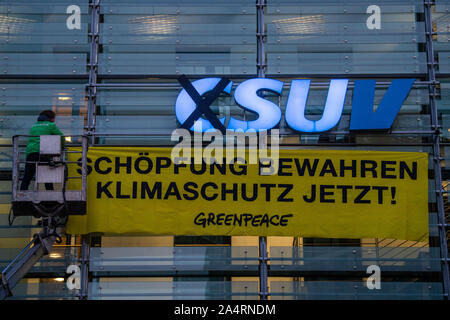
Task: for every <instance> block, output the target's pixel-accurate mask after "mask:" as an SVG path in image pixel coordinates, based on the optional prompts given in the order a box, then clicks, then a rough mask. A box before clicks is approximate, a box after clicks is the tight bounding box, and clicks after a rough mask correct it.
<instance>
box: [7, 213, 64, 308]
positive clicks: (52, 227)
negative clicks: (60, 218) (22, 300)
mask: <svg viewBox="0 0 450 320" xmlns="http://www.w3.org/2000/svg"><path fill="white" fill-rule="evenodd" d="M43 224H44V229H43V230H42V231H41V232H39V234H35V235H34V237H33V240H32V241H31V242H30V243H29V244H28V245H27V246H26V247H25V248H24V249H23V250H22V252H20V253H19V254H18V255H17V257H16V258H15V259H14V260H13V261H12V262H11V263H10V264H9V265H8V266H7V267H6V268H5V269H4V270H3V272H2V278H1V285H0V300H3V299H5V298H7V297H10V296H12V289H13V288H14V287H15V286H16V285H17V283H18V282H19V281H20V280H21V279H22V278H23V277H24V276H25V275H26V274H27V273H28V271H29V270H30V269H31V268H32V267H33V265H34V264H35V263H36V262H38V261H39V260H40V259H41V258H42V257H43V256H45V255H47V254H48V253H49V252H50V249H51V248H52V246H53V244H54V243H55V242H57V243H59V242H60V241H61V238H60V236H59V235H58V234H57V233H56V226H57V221H56V218H54V217H49V218H44V219H43Z"/></svg>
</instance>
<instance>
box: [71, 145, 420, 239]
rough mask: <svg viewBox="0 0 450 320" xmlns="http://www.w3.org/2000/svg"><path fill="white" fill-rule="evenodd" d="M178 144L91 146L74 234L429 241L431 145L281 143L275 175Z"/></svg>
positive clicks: (72, 227)
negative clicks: (189, 155)
mask: <svg viewBox="0 0 450 320" xmlns="http://www.w3.org/2000/svg"><path fill="white" fill-rule="evenodd" d="M171 151H172V149H171V148H148V147H145V148H144V147H91V148H89V152H88V158H89V161H88V172H89V175H88V201H87V208H88V210H87V215H85V216H71V217H70V218H69V221H68V224H67V227H66V231H67V233H69V234H86V233H92V232H101V233H108V234H146V235H254V236H256V235H258V236H301V237H325V238H396V239H404V240H422V241H427V237H428V156H427V154H426V153H419V152H378V151H376V152H375V151H342V150H339V151H337V150H280V153H279V160H278V161H277V162H276V163H277V164H278V170H277V172H276V173H275V174H272V175H267V168H266V167H265V166H264V165H262V164H260V165H258V164H243V163H240V162H239V161H236V163H228V164H227V163H223V164H212V165H210V164H205V163H203V164H186V163H185V164H183V163H179V162H175V161H173V160H172V159H171ZM72 160H77V159H72ZM75 169H76V168H73V169H71V170H69V171H72V172H70V175H72V176H73V175H76V174H78V175H79V174H80V173H81V171H80V169H76V170H75ZM265 170H266V171H265ZM75 171H77V172H78V173H75ZM74 180H78V179H74ZM74 180H70V181H74ZM71 183H72V184H73V183H74V182H71ZM69 187H70V186H69Z"/></svg>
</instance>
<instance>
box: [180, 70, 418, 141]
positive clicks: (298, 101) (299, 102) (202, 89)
mask: <svg viewBox="0 0 450 320" xmlns="http://www.w3.org/2000/svg"><path fill="white" fill-rule="evenodd" d="M178 81H179V82H180V84H181V85H182V86H183V90H182V91H181V92H180V94H179V95H178V98H177V100H176V103H175V113H176V117H177V120H178V121H179V122H180V123H181V127H182V128H185V129H190V130H193V131H194V130H197V127H196V126H195V127H194V123H196V121H200V124H201V127H200V128H201V131H203V132H205V131H208V130H211V129H214V128H215V129H218V130H220V131H221V132H222V133H225V132H226V129H231V130H238V129H239V130H243V131H248V130H255V131H261V130H269V129H272V128H274V127H276V126H277V125H278V123H279V122H280V120H281V109H280V108H279V107H278V106H277V105H276V104H274V103H273V102H271V101H269V100H266V99H264V98H262V97H261V96H259V94H258V93H259V92H260V91H262V90H265V91H271V92H274V93H276V94H278V95H281V91H282V88H283V82H282V81H278V80H274V79H267V78H253V79H249V80H246V81H244V82H242V83H240V84H239V85H238V86H237V87H236V89H235V91H234V99H235V101H236V103H237V105H239V106H240V107H241V108H243V109H245V110H248V111H251V112H253V113H256V114H257V115H258V117H257V119H256V120H252V121H243V120H238V119H235V118H233V117H231V118H230V119H229V122H228V126H227V128H225V127H224V124H225V118H224V117H222V118H217V116H216V115H215V113H214V112H213V111H212V110H211V109H210V108H209V107H210V105H211V103H212V102H213V101H214V100H215V99H216V98H217V97H218V96H219V95H220V93H221V92H226V93H227V94H231V86H232V84H233V82H232V81H230V80H228V79H225V78H204V79H200V80H196V81H193V82H192V83H191V82H190V81H189V80H188V79H187V78H186V77H185V76H181V77H180V78H179V79H178ZM414 81H415V79H395V80H393V81H392V83H391V85H390V86H389V89H388V90H387V92H386V94H385V95H384V97H383V99H382V100H381V102H380V104H379V105H378V108H377V109H376V111H375V112H374V110H373V105H374V95H375V80H356V81H355V82H354V89H353V103H352V111H351V117H350V130H360V131H363V130H364V131H369V130H388V129H389V128H390V127H391V126H392V123H393V122H394V119H395V117H396V115H397V113H398V112H399V110H400V108H401V106H402V104H403V102H404V101H405V99H406V97H407V96H408V94H409V91H410V90H411V87H412V85H413V83H414ZM310 82H311V80H292V82H291V89H290V92H289V97H288V100H287V105H286V113H285V118H286V122H287V124H288V125H289V126H290V127H291V128H292V129H294V130H297V131H300V132H324V131H327V130H330V129H332V128H333V127H334V126H336V125H337V124H338V122H339V120H340V118H341V116H342V111H343V109H344V101H345V96H346V93H347V87H348V82H349V80H348V79H334V80H331V81H330V87H329V89H328V95H327V99H326V102H325V107H324V109H323V114H322V117H321V118H320V119H319V120H316V121H313V120H309V119H307V118H306V117H305V109H306V102H307V100H308V93H309V86H310ZM206 93H208V95H207V96H206V97H205V98H203V97H202V95H204V94H206ZM202 115H204V116H205V118H206V119H203V118H202Z"/></svg>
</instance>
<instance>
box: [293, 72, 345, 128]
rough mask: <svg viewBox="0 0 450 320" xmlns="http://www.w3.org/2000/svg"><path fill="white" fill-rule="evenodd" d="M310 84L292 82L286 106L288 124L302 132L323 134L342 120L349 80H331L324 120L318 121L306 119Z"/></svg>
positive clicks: (309, 81)
mask: <svg viewBox="0 0 450 320" xmlns="http://www.w3.org/2000/svg"><path fill="white" fill-rule="evenodd" d="M310 83H311V80H292V83H291V90H290V92H289V97H288V102H287V105H286V122H287V124H288V125H289V126H290V127H291V128H292V129H295V130H297V131H301V132H323V131H327V130H330V129H331V128H333V127H334V126H336V124H337V123H338V122H339V119H340V118H341V115H342V110H343V108H344V102H345V95H346V93H347V86H348V80H347V79H338V80H331V82H330V88H329V90H328V96H327V101H326V102H325V108H324V110H323V114H322V118H321V119H320V120H317V121H313V120H308V119H306V117H305V109H306V101H307V100H308V92H309V85H310Z"/></svg>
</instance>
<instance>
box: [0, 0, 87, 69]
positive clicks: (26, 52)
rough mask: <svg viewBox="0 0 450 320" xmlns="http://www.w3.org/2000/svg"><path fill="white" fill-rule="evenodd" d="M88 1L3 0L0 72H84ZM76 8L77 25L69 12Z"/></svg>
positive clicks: (0, 17)
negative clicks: (78, 19)
mask: <svg viewBox="0 0 450 320" xmlns="http://www.w3.org/2000/svg"><path fill="white" fill-rule="evenodd" d="M88 4H89V1H88V0H75V1H72V0H62V1H58V0H44V1H38V2H36V1H30V0H18V1H2V3H0V58H1V59H0V73H1V74H6V75H37V74H40V75H42V74H52V75H63V74H65V75H79V74H86V63H87V57H88V55H87V52H89V46H88V32H89V30H88V21H89V20H90V17H89V16H88ZM73 5H75V6H77V7H76V9H74V7H70V6H73ZM69 9H70V10H69ZM72 9H73V10H72ZM68 10H69V11H68ZM74 10H75V11H74ZM78 10H79V14H80V15H79V16H80V23H79V26H78V25H77V24H76V23H73V19H74V18H73V16H72V14H73V13H75V12H78ZM67 11H68V12H69V13H67Z"/></svg>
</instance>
